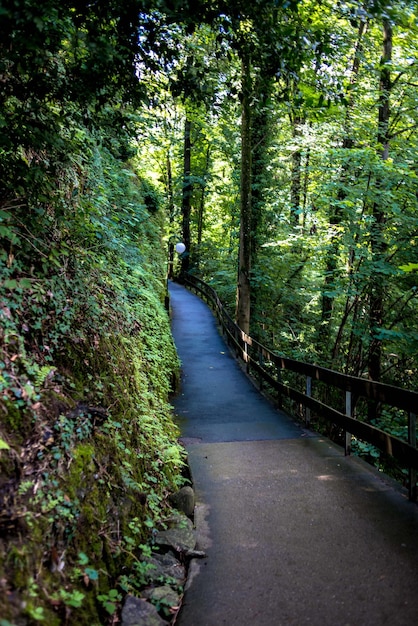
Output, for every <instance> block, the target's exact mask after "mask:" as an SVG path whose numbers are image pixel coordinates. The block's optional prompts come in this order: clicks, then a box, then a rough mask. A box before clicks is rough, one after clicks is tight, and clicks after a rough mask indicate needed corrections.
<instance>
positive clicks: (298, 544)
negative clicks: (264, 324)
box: [170, 283, 418, 626]
mask: <svg viewBox="0 0 418 626" xmlns="http://www.w3.org/2000/svg"><path fill="white" fill-rule="evenodd" d="M170 295H171V307H172V330H173V335H174V339H175V343H176V346H177V350H178V353H179V356H180V359H181V360H182V387H181V392H180V394H179V395H178V396H177V397H176V398H175V399H174V408H175V412H176V414H177V416H178V423H179V425H180V428H181V432H182V439H183V441H184V443H185V445H186V447H187V450H188V454H189V462H190V467H191V472H192V476H193V481H194V487H195V490H196V496H197V505H196V510H195V522H196V528H197V533H198V541H199V546H198V547H199V548H200V549H203V550H205V551H206V553H207V558H206V559H202V560H194V561H192V565H191V569H190V576H189V581H188V585H187V590H186V593H185V598H184V603H183V607H182V610H181V612H180V615H179V618H178V622H177V623H178V624H179V625H180V626H221V625H225V626H282V625H283V626H284V625H293V626H302V625H304V624H309V625H311V626H362V625H364V626H385V625H388V626H413V625H415V624H418V601H417V599H416V593H417V590H418V506H417V505H416V504H412V503H410V502H408V500H407V498H406V495H405V494H404V493H403V492H402V491H401V490H400V488H398V487H397V485H395V484H394V483H393V482H392V481H391V480H390V479H388V478H387V477H385V476H384V475H381V474H379V473H377V472H375V471H374V470H373V469H372V468H370V467H369V466H368V465H366V464H365V463H363V462H362V461H360V460H359V459H356V458H355V457H344V455H343V452H342V451H341V449H340V448H338V447H337V446H335V445H334V444H333V443H331V442H330V441H329V440H327V439H326V438H323V437H320V436H317V435H314V434H313V433H308V432H306V431H305V430H304V429H303V428H301V427H299V426H298V425H297V424H295V423H294V422H293V421H292V420H291V419H290V418H289V417H288V416H286V414H284V413H283V412H278V411H276V410H275V409H274V408H273V407H272V406H271V405H270V404H269V403H268V402H267V400H265V399H264V398H263V397H262V396H261V395H260V394H259V393H258V392H257V391H256V390H255V388H254V387H253V385H252V384H251V382H250V381H249V380H248V378H247V377H246V376H245V374H244V373H243V372H242V371H241V369H240V368H239V366H238V364H237V363H236V361H235V360H234V359H233V358H232V357H231V355H230V353H229V352H228V348H227V347H226V345H225V344H224V342H223V340H222V338H221V337H220V336H219V333H218V330H217V326H216V320H215V318H214V316H213V315H212V313H211V311H210V309H209V308H208V307H207V306H206V305H205V304H204V303H203V302H202V301H201V300H200V299H199V298H198V297H197V296H195V295H194V294H192V293H190V292H189V291H187V290H186V289H185V288H184V287H182V286H180V285H178V284H175V283H171V284H170Z"/></svg>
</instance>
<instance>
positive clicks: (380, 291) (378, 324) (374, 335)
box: [368, 19, 393, 380]
mask: <svg viewBox="0 0 418 626" xmlns="http://www.w3.org/2000/svg"><path fill="white" fill-rule="evenodd" d="M392 40H393V33H392V26H391V24H390V22H389V20H386V19H385V20H384V22H383V54H382V59H381V70H380V90H379V91H380V93H379V112H378V130H377V143H378V150H379V152H380V157H381V159H382V160H383V161H385V160H386V159H388V157H389V119H390V92H391V89H392V81H391V74H390V64H391V61H392ZM382 186H383V180H382V179H381V178H378V179H377V181H376V192H377V193H376V196H375V197H376V200H375V202H374V204H373V208H372V217H373V222H372V226H371V232H370V244H371V251H372V255H373V261H374V272H373V274H372V275H371V276H370V312H369V326H370V344H369V358H368V374H369V378H371V379H372V380H380V375H381V360H382V340H381V337H380V331H381V329H382V325H383V315H384V299H385V274H384V273H383V272H382V269H381V266H382V263H383V262H384V260H385V253H386V247H387V246H386V242H385V236H384V230H385V223H386V214H385V210H384V206H383V202H382V198H381V197H379V196H381V192H382Z"/></svg>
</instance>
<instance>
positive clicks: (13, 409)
mask: <svg viewBox="0 0 418 626" xmlns="http://www.w3.org/2000/svg"><path fill="white" fill-rule="evenodd" d="M85 158H86V162H85V164H84V168H83V170H82V171H80V166H79V163H77V164H76V163H74V167H73V169H72V170H71V168H70V169H68V168H67V170H66V176H65V177H63V179H62V180H61V182H60V185H58V187H57V188H56V189H55V191H54V192H51V195H49V196H48V198H40V197H38V198H32V199H29V200H28V199H27V198H26V199H25V200H24V201H19V199H18V198H15V199H11V200H10V201H9V203H5V204H4V205H3V208H2V224H3V226H2V231H1V235H2V239H1V252H0V254H1V268H2V269H1V276H0V278H1V298H0V301H1V304H0V317H1V331H0V333H1V348H0V386H1V396H0V446H1V448H2V449H1V450H0V471H1V474H0V496H1V502H2V506H1V516H0V531H1V537H0V581H1V582H0V616H1V619H2V621H1V620H0V621H1V623H2V624H16V625H24V624H32V623H38V622H44V623H47V624H48V625H49V626H53V625H54V624H67V623H68V624H79V625H83V624H85V625H87V624H88V625H89V626H92V625H94V624H97V625H99V624H107V623H114V621H112V620H113V619H114V618H113V617H112V616H113V615H114V614H117V610H118V607H119V603H120V601H121V599H122V597H123V595H124V594H125V593H126V592H129V591H135V590H138V589H140V587H141V584H142V583H143V575H142V571H143V563H142V562H141V554H142V553H143V552H146V553H147V552H148V550H149V544H150V543H152V537H153V534H154V531H155V529H156V527H157V526H158V524H159V522H160V520H161V519H163V518H164V516H165V515H166V514H167V512H168V508H169V506H168V496H169V495H170V493H172V492H173V491H175V490H177V489H178V488H179V487H180V486H181V485H182V484H183V483H184V479H183V468H184V462H185V459H184V453H183V450H182V448H181V446H180V445H179V444H178V442H177V436H178V432H177V429H176V426H175V425H174V423H173V421H172V415H171V407H170V405H169V403H168V396H169V392H170V390H171V388H172V386H173V381H175V380H176V377H177V375H178V359H177V355H176V352H175V348H174V345H173V342H172V338H171V333H170V325H169V318H168V315H167V312H166V311H165V308H164V296H165V289H166V286H165V280H164V269H165V268H164V262H165V252H164V246H163V245H162V242H161V236H162V227H163V220H162V216H161V214H160V210H159V208H158V207H159V198H158V194H157V193H156V192H155V191H154V189H153V188H152V187H151V186H150V184H149V183H147V182H146V181H144V180H141V179H140V178H138V177H137V176H136V175H135V172H134V169H132V168H130V167H127V165H126V164H122V163H121V162H120V161H117V160H116V159H115V158H113V157H112V155H111V154H110V153H109V152H107V151H106V150H104V149H101V148H98V147H96V146H94V145H93V143H92V144H91V151H90V153H89V155H87V156H86V157H85ZM69 172H70V173H72V176H69Z"/></svg>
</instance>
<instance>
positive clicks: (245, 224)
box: [236, 51, 252, 334]
mask: <svg viewBox="0 0 418 626" xmlns="http://www.w3.org/2000/svg"><path fill="white" fill-rule="evenodd" d="M250 98H251V57H250V54H249V52H247V51H245V52H244V53H243V58H242V104H241V107H242V109H241V197H240V217H241V219H240V235H239V258H238V280H237V306H236V322H237V324H238V326H239V327H240V328H241V329H242V330H243V331H244V332H245V333H247V334H249V332H250V315H251V282H250V272H251V213H252V197H251V169H252V155H251V103H250Z"/></svg>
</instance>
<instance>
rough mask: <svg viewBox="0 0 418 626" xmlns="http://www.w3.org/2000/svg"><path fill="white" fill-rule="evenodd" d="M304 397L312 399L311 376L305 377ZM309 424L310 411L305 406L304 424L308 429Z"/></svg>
mask: <svg viewBox="0 0 418 626" xmlns="http://www.w3.org/2000/svg"><path fill="white" fill-rule="evenodd" d="M306 395H307V396H308V398H311V397H312V376H307V377H306ZM310 423H311V409H310V408H309V407H308V406H307V407H305V424H306V426H307V427H308V428H309V426H310Z"/></svg>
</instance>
